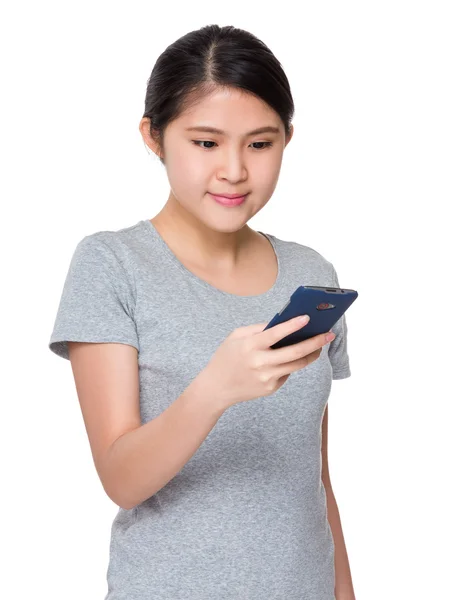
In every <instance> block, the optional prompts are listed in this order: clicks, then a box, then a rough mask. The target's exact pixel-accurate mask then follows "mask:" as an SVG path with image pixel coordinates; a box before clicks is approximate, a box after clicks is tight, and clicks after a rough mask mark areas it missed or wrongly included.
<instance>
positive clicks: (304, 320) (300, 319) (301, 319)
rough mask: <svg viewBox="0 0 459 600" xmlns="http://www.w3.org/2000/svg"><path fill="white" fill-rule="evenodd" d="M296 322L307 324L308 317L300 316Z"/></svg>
mask: <svg viewBox="0 0 459 600" xmlns="http://www.w3.org/2000/svg"><path fill="white" fill-rule="evenodd" d="M298 321H299V322H300V323H307V322H308V321H309V315H301V317H298Z"/></svg>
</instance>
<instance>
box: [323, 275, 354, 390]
mask: <svg viewBox="0 0 459 600" xmlns="http://www.w3.org/2000/svg"><path fill="white" fill-rule="evenodd" d="M332 281H333V287H337V288H339V287H340V285H339V281H338V276H337V274H336V270H335V268H334V267H333V265H332ZM331 331H333V333H334V334H335V335H336V337H335V339H334V340H332V342H330V344H329V345H328V358H329V360H330V363H331V366H332V371H333V374H332V379H346V377H350V376H351V369H350V366H349V356H348V353H347V323H346V313H344V315H343V316H342V317H341V318H340V319H339V320H338V321H337V322H336V323H335V324H334V325H333V327H332V328H331Z"/></svg>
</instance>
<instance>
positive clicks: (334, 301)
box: [263, 285, 358, 348]
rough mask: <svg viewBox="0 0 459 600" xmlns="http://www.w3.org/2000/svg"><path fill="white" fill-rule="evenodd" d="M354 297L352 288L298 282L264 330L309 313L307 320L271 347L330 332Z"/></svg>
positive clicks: (355, 296)
mask: <svg viewBox="0 0 459 600" xmlns="http://www.w3.org/2000/svg"><path fill="white" fill-rule="evenodd" d="M357 296H358V293H357V292H356V291H355V290H348V289H341V288H332V287H319V286H314V285H300V286H299V287H298V288H297V289H296V290H295V291H294V292H293V294H292V295H291V296H290V299H289V301H288V302H287V304H286V305H285V306H284V307H283V308H282V309H281V310H280V311H279V312H278V313H277V314H276V315H274V317H273V318H272V319H271V321H270V322H269V323H268V325H266V327H265V328H264V330H263V331H266V329H269V328H270V327H273V326H274V325H277V324H278V323H283V322H284V321H289V320H290V319H293V318H294V317H299V316H300V315H309V321H308V322H307V323H306V325H305V326H304V327H301V328H300V329H298V330H297V331H294V332H293V333H290V334H289V335H287V336H286V337H284V338H282V339H281V340H279V341H278V342H277V343H275V344H273V345H272V346H271V348H282V347H283V346H290V345H291V344H296V343H297V342H302V341H303V340H307V339H308V338H311V337H314V336H315V335H319V334H320V333H326V332H327V331H330V329H331V328H332V327H333V325H334V324H335V323H336V322H337V321H338V320H339V319H340V318H341V317H342V316H343V314H344V313H345V312H346V310H347V309H348V308H349V307H350V305H351V304H352V303H353V302H354V300H356V299H357Z"/></svg>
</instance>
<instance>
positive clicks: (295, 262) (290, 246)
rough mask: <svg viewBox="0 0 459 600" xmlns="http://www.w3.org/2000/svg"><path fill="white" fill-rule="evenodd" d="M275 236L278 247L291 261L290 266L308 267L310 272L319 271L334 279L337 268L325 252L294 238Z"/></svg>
mask: <svg viewBox="0 0 459 600" xmlns="http://www.w3.org/2000/svg"><path fill="white" fill-rule="evenodd" d="M272 237H274V238H275V242H276V245H277V247H278V248H279V250H280V252H281V253H282V256H283V258H284V260H285V261H287V262H288V263H289V268H295V267H298V268H301V270H302V271H303V272H304V269H307V270H308V271H309V272H314V273H317V274H318V275H321V276H322V277H325V278H327V279H331V281H334V277H335V269H334V266H333V264H332V262H330V261H329V260H328V259H327V258H325V256H324V255H323V254H321V253H320V252H319V251H318V250H316V249H315V248H312V247H311V246H307V245H305V244H301V243H299V242H295V241H292V240H284V239H281V238H278V237H276V236H272Z"/></svg>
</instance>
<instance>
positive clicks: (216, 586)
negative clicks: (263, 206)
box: [49, 219, 351, 600]
mask: <svg viewBox="0 0 459 600" xmlns="http://www.w3.org/2000/svg"><path fill="white" fill-rule="evenodd" d="M260 233H261V232H260ZM264 235H265V236H266V237H267V238H268V239H269V240H270V242H271V244H272V245H273V248H274V250H275V252H276V255H277V260H278V276H277V280H276V282H275V284H274V285H273V287H272V288H271V289H269V290H268V291H267V292H265V293H263V294H259V295H256V296H239V295H235V294H231V293H228V292H224V291H222V290H219V289H217V288H216V287H214V286H212V285H211V284H209V283H207V282H205V281H204V280H202V279H200V278H199V277H198V276H196V275H195V274H193V273H192V272H191V271H189V270H188V269H187V268H186V267H185V266H184V265H183V264H182V263H181V262H180V261H179V260H178V258H177V257H176V256H175V255H174V254H173V252H172V250H171V249H170V248H169V246H168V245H167V244H166V242H165V240H164V239H163V238H162V237H161V236H160V234H159V232H158V230H157V229H155V227H154V225H153V224H152V223H151V221H150V220H149V219H145V220H141V221H139V222H138V223H137V224H136V225H133V226H131V227H126V228H124V229H120V230H118V231H98V232H96V233H93V234H91V235H88V236H86V237H84V238H83V239H82V240H81V241H80V242H79V243H78V245H77V247H76V249H75V251H74V254H73V257H72V260H71V263H70V267H69V270H68V274H67V277H66V280H65V283H64V287H63V292H62V297H61V300H60V304H59V308H58V312H57V316H56V321H55V325H54V330H53V332H52V336H51V339H50V342H49V348H50V349H51V350H52V351H53V352H55V353H56V354H57V355H58V356H61V357H63V358H66V359H68V348H67V341H80V342H96V343H100V342H115V343H120V344H129V345H132V346H134V347H135V348H137V350H138V367H139V381H140V398H139V402H140V411H141V419H142V424H143V423H147V422H148V421H150V420H151V419H154V418H155V417H157V416H158V415H160V414H161V413H162V412H163V411H164V410H165V409H166V408H167V407H168V406H169V405H170V404H171V403H172V402H173V401H174V400H175V399H176V398H177V397H178V396H179V395H180V394H181V393H182V392H183V390H184V389H185V388H186V387H187V386H188V385H189V384H190V382H191V381H192V379H193V378H194V377H196V375H197V374H198V373H199V372H200V371H201V369H203V368H204V367H205V365H206V364H207V363H208V361H209V360H210V358H211V356H212V355H213V353H214V352H215V350H216V349H217V347H218V346H219V345H220V344H221V343H222V342H223V340H224V339H225V338H226V337H227V336H228V335H229V333H230V332H231V331H232V330H233V329H235V328H236V327H241V326H245V325H249V324H252V323H261V322H265V321H269V320H271V318H272V317H273V316H274V314H275V313H276V312H278V311H279V310H280V309H281V308H282V307H283V306H284V305H285V304H286V302H287V300H288V299H289V297H290V295H291V294H292V292H294V291H295V289H296V288H297V287H298V286H299V285H313V286H334V287H339V282H338V279H337V274H336V271H335V269H334V267H333V265H332V263H330V262H329V261H327V260H326V259H325V258H324V257H323V256H322V255H321V254H319V253H318V252H317V251H315V250H313V249H312V248H309V247H308V246H304V245H302V244H299V243H297V242H292V241H284V240H281V239H279V238H277V237H275V236H274V235H272V234H264ZM254 276H255V274H254ZM332 330H333V331H334V333H335V334H336V338H335V339H334V340H333V341H332V342H331V343H329V344H327V345H326V346H324V347H323V348H322V352H321V355H320V357H319V358H318V359H317V360H316V361H314V362H313V363H312V364H311V365H309V366H307V367H305V368H303V369H301V370H299V371H295V372H293V373H292V374H291V375H290V377H289V378H288V379H287V381H286V382H285V383H284V385H283V386H282V387H281V388H280V389H278V390H277V391H276V392H275V393H273V394H271V395H269V396H264V397H260V398H257V399H255V400H250V401H247V402H242V403H238V404H236V405H234V406H231V407H230V408H228V409H227V410H226V411H225V413H224V414H223V415H222V416H221V418H220V419H219V420H218V422H217V423H216V425H215V426H214V428H213V429H212V430H211V431H210V433H209V434H208V436H207V438H206V439H205V440H204V442H203V443H202V445H201V446H200V447H199V449H198V450H197V452H196V453H195V454H194V456H193V457H192V458H191V459H190V460H189V461H188V462H187V463H186V465H185V466H184V467H183V469H182V470H181V471H180V472H179V473H177V475H176V476H175V477H174V478H173V479H172V480H171V481H170V482H169V483H168V484H167V485H165V486H164V487H163V488H162V489H161V490H159V491H158V492H157V493H156V494H154V495H153V496H151V497H150V498H148V499H147V500H145V501H144V502H142V503H140V504H139V505H137V506H136V507H134V508H133V509H130V510H125V509H123V508H120V509H119V511H118V513H117V515H116V516H115V519H114V521H113V525H112V530H111V541H110V550H109V553H110V558H109V564H108V570H107V582H108V592H107V595H106V597H105V600H128V599H129V600H153V599H154V600H217V599H218V600H245V599H247V600H267V599H268V598H269V599H270V600H287V599H288V600H334V544H333V538H332V534H331V529H330V526H329V523H328V520H327V507H326V496H325V489H324V486H323V484H322V480H321V424H322V417H323V414H324V411H325V407H326V404H327V401H328V398H329V394H330V390H331V384H332V379H344V378H345V377H349V376H350V375H351V372H350V368H349V358H348V354H347V327H346V319H345V316H343V317H341V319H340V320H339V321H338V322H337V323H336V324H335V325H334V327H333V328H332Z"/></svg>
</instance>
